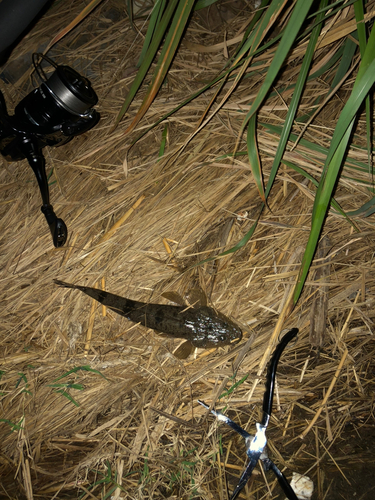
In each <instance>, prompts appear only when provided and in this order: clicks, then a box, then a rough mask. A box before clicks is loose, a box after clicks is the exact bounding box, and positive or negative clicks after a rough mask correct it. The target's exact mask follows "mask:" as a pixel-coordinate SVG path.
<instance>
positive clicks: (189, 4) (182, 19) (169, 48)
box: [116, 0, 195, 134]
mask: <svg viewBox="0 0 375 500" xmlns="http://www.w3.org/2000/svg"><path fill="white" fill-rule="evenodd" d="M194 2H195V0H184V1H180V2H177V8H176V11H175V14H174V16H173V19H172V24H171V26H170V28H169V30H168V35H167V37H166V39H165V42H164V45H163V49H162V51H161V54H160V57H159V60H158V63H157V66H156V69H155V72H154V76H153V78H152V81H151V83H150V85H149V87H148V89H147V93H146V96H145V98H144V100H143V102H142V105H141V107H140V108H139V110H138V112H137V114H136V115H135V117H134V119H133V121H132V123H131V124H130V125H129V127H128V128H127V129H126V131H125V134H127V133H129V132H131V131H132V130H133V129H134V127H136V126H137V124H138V123H139V121H140V120H141V118H142V117H143V116H144V115H145V113H146V112H147V110H148V108H149V107H150V106H151V103H152V101H153V100H154V99H155V96H156V94H157V93H158V91H159V89H160V87H161V85H162V83H163V81H164V78H165V76H166V74H167V72H168V69H169V67H170V65H171V63H172V60H173V57H174V55H175V53H176V50H177V47H178V45H179V43H180V41H181V37H182V34H183V32H184V30H185V26H186V23H187V21H188V19H189V16H190V13H191V10H192V8H193V6H194ZM171 3H172V2H171ZM168 7H169V5H168ZM137 76H138V74H137ZM119 116H120V115H119ZM120 119H121V118H120ZM116 123H118V119H117V120H116Z"/></svg>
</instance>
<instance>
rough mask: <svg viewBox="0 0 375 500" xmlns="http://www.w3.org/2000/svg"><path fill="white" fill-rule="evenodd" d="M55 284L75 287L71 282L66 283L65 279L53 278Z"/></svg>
mask: <svg viewBox="0 0 375 500" xmlns="http://www.w3.org/2000/svg"><path fill="white" fill-rule="evenodd" d="M53 282H54V283H55V285H58V286H63V287H65V288H76V285H72V284H71V283H67V282H66V281H61V280H53Z"/></svg>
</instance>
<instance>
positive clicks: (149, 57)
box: [114, 0, 179, 127]
mask: <svg viewBox="0 0 375 500" xmlns="http://www.w3.org/2000/svg"><path fill="white" fill-rule="evenodd" d="M178 3H179V2H178V0H170V1H169V2H168V6H167V8H166V10H165V12H164V14H163V17H162V19H161V21H160V23H159V24H158V25H157V27H155V29H153V33H154V37H153V39H152V42H151V43H150V44H149V47H148V49H147V52H146V55H145V57H144V59H143V62H142V64H141V67H140V68H139V70H138V72H137V75H136V77H135V79H134V81H133V83H132V86H131V87H130V90H129V92H128V95H127V96H126V98H125V101H124V104H123V105H122V107H121V109H120V111H119V113H118V115H117V117H116V121H115V125H114V127H117V125H118V124H119V122H120V121H121V119H122V118H123V116H124V115H125V113H126V112H127V110H128V108H129V106H130V104H131V102H132V100H133V99H134V96H135V94H136V93H137V92H138V90H139V88H140V86H141V85H142V82H143V80H144V77H145V76H146V73H147V71H148V70H149V68H150V66H151V64H152V61H153V60H154V57H155V55H156V52H157V51H158V49H159V46H160V43H161V41H162V39H163V38H164V36H165V33H166V31H167V28H168V25H169V23H170V20H171V18H172V16H173V13H174V11H175V9H176V7H177V5H178Z"/></svg>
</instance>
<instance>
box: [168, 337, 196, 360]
mask: <svg viewBox="0 0 375 500" xmlns="http://www.w3.org/2000/svg"><path fill="white" fill-rule="evenodd" d="M194 349H195V347H194V346H193V344H192V343H191V342H190V340H187V341H186V342H183V343H182V344H180V345H179V346H178V347H177V349H176V350H174V351H173V356H175V357H176V358H178V359H186V358H187V357H188V356H190V354H191V353H192V352H193V351H194Z"/></svg>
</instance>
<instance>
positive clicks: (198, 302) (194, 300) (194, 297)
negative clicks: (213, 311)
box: [186, 287, 207, 308]
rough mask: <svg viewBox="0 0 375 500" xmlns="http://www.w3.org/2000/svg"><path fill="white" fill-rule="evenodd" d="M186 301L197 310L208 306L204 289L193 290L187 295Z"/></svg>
mask: <svg viewBox="0 0 375 500" xmlns="http://www.w3.org/2000/svg"><path fill="white" fill-rule="evenodd" d="M186 300H187V301H188V302H189V304H190V305H191V306H193V307H195V308H198V307H202V306H206V305H207V297H206V294H205V293H204V291H203V290H202V288H198V287H197V288H191V289H190V290H189V291H188V293H187V294H186Z"/></svg>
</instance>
